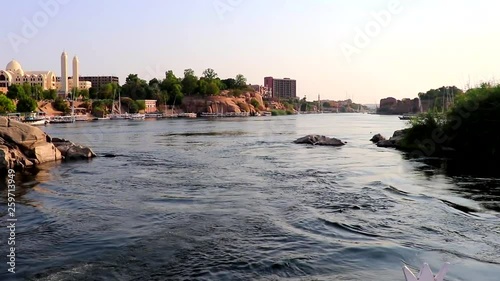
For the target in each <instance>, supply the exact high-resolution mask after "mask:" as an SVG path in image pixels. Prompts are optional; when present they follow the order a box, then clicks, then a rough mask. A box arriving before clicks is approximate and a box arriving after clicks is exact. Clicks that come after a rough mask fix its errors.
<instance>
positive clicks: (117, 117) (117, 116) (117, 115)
mask: <svg viewBox="0 0 500 281" xmlns="http://www.w3.org/2000/svg"><path fill="white" fill-rule="evenodd" d="M113 96H114V94H113ZM109 119H110V120H124V119H130V117H129V115H128V114H127V113H125V114H122V101H121V96H120V91H118V113H113V114H110V115H109Z"/></svg>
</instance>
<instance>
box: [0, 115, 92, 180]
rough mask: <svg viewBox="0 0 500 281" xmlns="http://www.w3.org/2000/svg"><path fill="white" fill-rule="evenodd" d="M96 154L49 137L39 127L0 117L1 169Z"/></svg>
mask: <svg viewBox="0 0 500 281" xmlns="http://www.w3.org/2000/svg"><path fill="white" fill-rule="evenodd" d="M93 157H96V154H95V153H94V152H93V151H92V149H90V148H88V147H85V146H81V145H77V144H74V143H72V142H70V141H67V140H64V139H58V138H52V137H50V136H49V135H47V134H46V133H45V132H43V131H42V130H41V129H39V128H37V127H34V126H31V125H28V124H25V123H21V122H18V121H15V120H10V119H8V118H6V117H0V171H6V170H8V169H18V170H19V169H24V168H28V167H33V166H36V165H39V164H43V163H47V162H54V161H60V160H76V159H90V158H93Z"/></svg>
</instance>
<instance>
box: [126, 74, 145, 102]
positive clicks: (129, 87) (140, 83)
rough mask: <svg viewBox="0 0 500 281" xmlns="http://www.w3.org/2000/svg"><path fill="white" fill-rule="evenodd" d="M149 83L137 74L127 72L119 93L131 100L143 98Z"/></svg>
mask: <svg viewBox="0 0 500 281" xmlns="http://www.w3.org/2000/svg"><path fill="white" fill-rule="evenodd" d="M148 88H149V85H148V83H147V82H146V80H143V79H140V78H139V76H138V75H137V74H129V76H128V77H127V78H126V82H125V84H124V85H123V86H122V89H121V93H122V96H124V97H130V98H131V99H133V100H137V99H145V98H146V97H147V94H148Z"/></svg>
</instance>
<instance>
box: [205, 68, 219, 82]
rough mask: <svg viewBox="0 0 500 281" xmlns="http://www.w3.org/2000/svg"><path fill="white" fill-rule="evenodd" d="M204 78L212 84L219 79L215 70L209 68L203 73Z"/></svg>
mask: <svg viewBox="0 0 500 281" xmlns="http://www.w3.org/2000/svg"><path fill="white" fill-rule="evenodd" d="M203 77H204V78H205V79H207V80H208V81H209V82H210V81H212V80H215V79H216V78H217V73H215V70H213V69H211V68H207V69H205V71H203Z"/></svg>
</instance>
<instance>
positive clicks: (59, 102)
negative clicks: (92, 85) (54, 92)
mask: <svg viewBox="0 0 500 281" xmlns="http://www.w3.org/2000/svg"><path fill="white" fill-rule="evenodd" d="M52 106H53V107H54V109H55V110H58V111H62V112H64V114H69V113H70V112H71V109H70V108H69V106H68V103H67V102H66V101H65V100H64V99H63V98H61V97H57V98H56V99H55V100H54V102H53V103H52Z"/></svg>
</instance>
